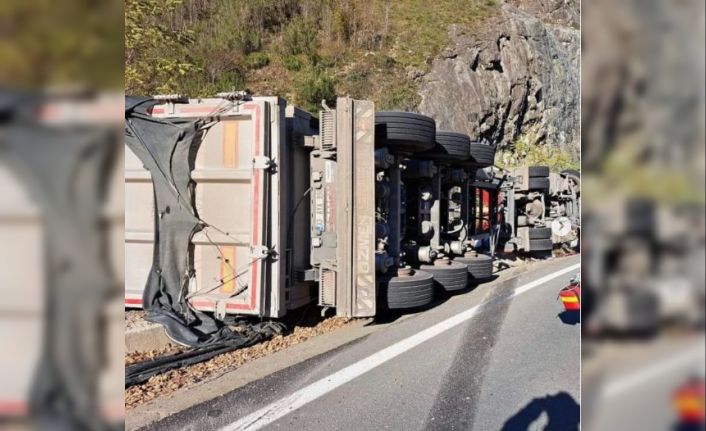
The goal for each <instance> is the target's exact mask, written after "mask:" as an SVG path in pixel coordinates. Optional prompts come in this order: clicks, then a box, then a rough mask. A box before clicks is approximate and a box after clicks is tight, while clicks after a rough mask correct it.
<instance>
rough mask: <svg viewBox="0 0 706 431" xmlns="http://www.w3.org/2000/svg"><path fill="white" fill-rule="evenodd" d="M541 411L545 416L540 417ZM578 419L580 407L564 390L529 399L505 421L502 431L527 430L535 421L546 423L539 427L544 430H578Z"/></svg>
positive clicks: (579, 417) (579, 418)
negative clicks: (527, 402) (528, 401)
mask: <svg viewBox="0 0 706 431" xmlns="http://www.w3.org/2000/svg"><path fill="white" fill-rule="evenodd" d="M543 413H545V414H546V417H545V418H542V416H543ZM580 420H581V409H580V407H579V405H578V404H577V403H576V401H575V400H574V398H573V397H572V396H571V395H569V394H567V393H566V392H559V393H557V394H555V395H547V396H545V397H541V398H535V399H533V400H532V401H530V403H529V404H527V405H526V406H525V407H523V408H522V409H521V410H520V411H519V412H517V413H515V415H514V416H512V417H511V418H510V419H508V420H507V421H506V422H505V424H504V425H503V428H502V431H527V430H529V429H530V426H532V425H533V424H534V423H535V422H537V421H542V423H546V425H544V427H542V428H541V429H543V430H544V431H574V430H575V431H578V429H579V422H580ZM531 429H540V428H538V427H532V428H531Z"/></svg>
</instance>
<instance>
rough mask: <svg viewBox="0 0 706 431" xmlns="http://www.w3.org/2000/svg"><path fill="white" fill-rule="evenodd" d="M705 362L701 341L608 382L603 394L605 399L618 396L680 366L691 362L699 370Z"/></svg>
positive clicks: (682, 366)
mask: <svg viewBox="0 0 706 431" xmlns="http://www.w3.org/2000/svg"><path fill="white" fill-rule="evenodd" d="M703 363H704V345H703V343H699V346H698V347H696V348H691V349H689V350H687V351H685V352H681V353H679V354H677V355H674V356H672V357H670V358H666V359H664V360H659V361H658V362H657V363H656V364H653V365H651V366H647V367H645V368H643V369H641V370H639V371H635V372H633V373H631V374H629V375H628V376H626V377H623V378H620V379H617V380H613V381H612V382H607V383H606V386H604V387H603V390H602V391H601V394H602V395H603V398H605V399H607V398H613V397H617V396H620V395H623V394H625V392H627V391H629V390H631V389H633V388H635V387H639V386H640V385H642V384H644V383H647V382H649V381H650V380H653V379H655V378H658V377H659V376H661V375H663V374H668V373H670V372H674V371H676V370H677V369H679V368H684V367H688V366H689V364H692V365H693V366H694V367H695V368H694V370H693V371H698V370H699V369H700V368H703Z"/></svg>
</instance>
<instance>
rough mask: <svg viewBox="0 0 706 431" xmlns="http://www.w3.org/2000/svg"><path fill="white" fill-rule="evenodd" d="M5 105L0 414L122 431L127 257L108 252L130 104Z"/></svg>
mask: <svg viewBox="0 0 706 431" xmlns="http://www.w3.org/2000/svg"><path fill="white" fill-rule="evenodd" d="M0 101H1V102H0V120H1V122H0V179H2V181H3V182H2V188H3V190H4V191H5V192H6V193H5V196H4V199H3V204H2V206H0V256H1V257H0V266H2V271H1V273H2V276H1V277H2V279H1V283H0V286H2V287H0V289H2V290H1V292H2V297H3V301H2V305H1V306H0V343H2V345H3V346H12V349H11V350H10V351H9V353H8V354H6V355H3V357H2V359H1V360H0V361H1V364H2V366H1V367H0V370H2V371H0V376H2V378H1V380H2V382H3V384H2V386H0V416H6V417H7V416H13V417H15V418H17V417H25V418H26V417H27V415H29V417H30V420H31V422H32V423H33V424H35V425H36V426H37V427H38V428H40V429H66V430H69V429H71V430H105V429H113V428H116V427H121V426H122V424H119V423H118V424H116V425H109V423H110V422H116V421H120V420H121V419H122V418H123V415H124V414H123V412H122V411H123V401H122V391H121V388H122V372H121V370H120V368H121V365H122V364H121V362H122V339H121V338H122V333H123V330H122V324H123V321H122V313H121V309H120V296H121V291H122V288H121V280H122V273H123V264H122V259H123V256H122V253H121V252H120V250H121V249H120V248H117V249H116V250H118V252H117V253H113V252H112V251H111V244H115V240H116V239H118V240H119V239H120V237H121V236H122V225H123V216H122V206H123V205H122V202H121V199H122V190H121V187H120V186H121V183H122V181H121V178H120V177H119V176H117V174H119V173H121V170H120V169H116V168H117V166H116V161H117V160H119V157H118V156H119V153H118V152H119V151H121V146H120V145H119V144H118V142H119V140H118V136H119V133H120V125H121V117H120V115H121V111H122V109H123V103H122V98H121V97H119V96H118V97H116V96H95V95H56V96H51V95H46V94H41V95H40V94H28V93H23V94H19V93H12V92H2V93H0ZM111 237H112V238H111ZM111 302H112V303H113V304H115V305H114V306H113V307H112V316H111V313H110V311H111V307H110V306H111ZM109 334H112V336H111V337H110V338H111V343H110V344H109V343H108V338H109ZM40 346H41V348H40ZM109 360H111V361H113V364H110V365H112V368H113V371H112V372H111V373H110V374H107V373H106V370H107V366H108V365H109ZM114 362H117V364H115V363H114ZM32 369H34V371H33V372H32ZM30 381H31V384H30ZM5 407H7V408H5ZM107 416H110V417H111V418H110V419H108V417H107ZM5 420H7V418H6V419H5Z"/></svg>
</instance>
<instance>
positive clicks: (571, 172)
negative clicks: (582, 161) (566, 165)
mask: <svg viewBox="0 0 706 431" xmlns="http://www.w3.org/2000/svg"><path fill="white" fill-rule="evenodd" d="M560 174H561V175H565V176H571V177H576V178H581V172H579V171H578V170H576V169H564V170H563V171H561V172H560Z"/></svg>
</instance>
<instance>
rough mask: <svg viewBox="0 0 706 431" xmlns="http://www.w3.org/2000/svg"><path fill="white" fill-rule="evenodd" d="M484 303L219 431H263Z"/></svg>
mask: <svg viewBox="0 0 706 431" xmlns="http://www.w3.org/2000/svg"><path fill="white" fill-rule="evenodd" d="M580 267H581V264H580V263H577V264H574V265H571V266H569V267H566V268H563V269H560V270H558V271H556V272H553V273H551V274H549V275H546V276H544V277H541V278H538V279H537V280H534V281H532V282H529V283H527V284H525V285H523V286H520V287H518V288H516V289H515V291H514V292H513V294H512V295H509V296H507V297H506V299H511V298H514V297H516V296H519V295H521V294H523V293H526V292H529V291H530V290H532V289H534V288H537V287H539V286H541V285H543V284H544V283H546V282H548V281H551V280H553V279H555V278H557V277H560V276H562V275H564V274H566V273H569V272H572V271H575V270H577V269H578V268H580ZM485 305H487V303H482V304H478V305H476V306H475V307H472V308H469V309H468V310H466V311H463V312H461V313H459V314H456V315H454V316H452V317H449V318H448V319H446V320H443V321H441V322H439V323H437V324H435V325H434V326H431V327H429V328H427V329H425V330H423V331H421V332H418V333H416V334H414V335H412V336H410V337H408V338H405V339H404V340H401V341H398V342H397V343H395V344H393V345H391V346H389V347H386V348H384V349H382V350H380V351H378V352H376V353H373V354H372V355H370V356H368V357H366V358H364V359H361V360H360V361H358V362H356V363H354V364H351V365H349V366H347V367H345V368H343V369H341V370H339V371H337V372H335V373H333V374H331V375H329V376H327V377H324V378H322V379H321V380H318V381H316V382H314V383H312V384H310V385H308V386H305V387H304V388H302V389H300V390H298V391H296V392H294V393H292V394H291V395H289V396H286V397H284V398H282V399H280V400H278V401H275V402H273V403H271V404H269V405H267V406H265V407H263V408H261V409H259V410H257V411H255V412H253V413H251V414H249V415H247V416H245V417H243V418H241V419H238V420H237V421H235V422H233V423H231V424H229V425H226V426H224V427H223V428H221V429H220V431H240V430H258V429H261V428H262V427H265V426H267V425H269V424H271V423H273V422H275V421H277V420H278V419H280V418H282V417H284V416H286V415H287V414H289V413H291V412H293V411H295V410H297V409H299V408H301V407H303V406H305V405H307V404H308V403H310V402H312V401H314V400H316V399H317V398H320V397H321V396H323V395H326V394H327V393H329V392H331V391H333V390H334V389H336V388H338V387H340V386H343V385H344V384H346V383H348V382H350V381H351V380H353V379H355V378H356V377H360V376H362V375H363V374H365V373H367V372H368V371H371V370H373V369H374V368H376V367H379V366H380V365H382V364H384V363H385V362H387V361H389V360H391V359H394V358H395V357H397V356H399V355H401V354H403V353H405V352H407V351H409V350H411V349H413V348H414V347H417V346H419V345H420V344H422V343H424V342H425V341H428V340H431V339H432V338H434V337H436V336H438V335H440V334H442V333H444V332H446V331H448V330H449V329H452V328H454V327H456V326H458V325H460V324H461V323H464V322H466V321H467V320H469V319H471V318H472V317H473V316H475V315H477V314H478V312H480V311H481V310H482V308H483V306H485Z"/></svg>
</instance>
